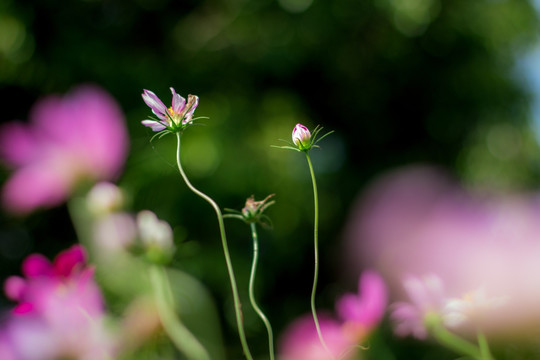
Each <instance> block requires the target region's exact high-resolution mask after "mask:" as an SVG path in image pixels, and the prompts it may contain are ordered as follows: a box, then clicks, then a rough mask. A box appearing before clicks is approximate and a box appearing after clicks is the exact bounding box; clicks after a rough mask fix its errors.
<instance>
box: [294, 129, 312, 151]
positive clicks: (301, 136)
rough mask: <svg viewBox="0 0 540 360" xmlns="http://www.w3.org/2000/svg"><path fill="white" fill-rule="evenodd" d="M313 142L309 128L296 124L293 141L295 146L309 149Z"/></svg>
mask: <svg viewBox="0 0 540 360" xmlns="http://www.w3.org/2000/svg"><path fill="white" fill-rule="evenodd" d="M310 140H311V133H310V132H309V130H308V128H307V127H305V126H304V125H302V124H296V126H295V127H294V129H293V131H292V141H293V143H294V145H296V146H298V147H299V148H300V149H309V147H310V144H311V142H310Z"/></svg>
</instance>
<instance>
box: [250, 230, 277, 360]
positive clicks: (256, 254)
mask: <svg viewBox="0 0 540 360" xmlns="http://www.w3.org/2000/svg"><path fill="white" fill-rule="evenodd" d="M249 226H250V228H251V237H252V239H253V261H252V264H251V274H250V276H249V301H250V302H251V306H252V307H253V309H254V310H255V312H256V313H257V315H259V317H260V318H261V320H262V322H263V323H264V326H265V327H266V332H267V333H268V352H269V355H270V360H274V359H275V357H274V335H273V332H272V325H270V321H268V318H267V317H266V315H264V312H263V311H262V310H261V308H260V307H259V305H258V304H257V301H256V300H255V293H254V285H255V275H256V272H257V262H258V258H259V240H258V235H257V224H256V223H255V222H252V223H250V224H249Z"/></svg>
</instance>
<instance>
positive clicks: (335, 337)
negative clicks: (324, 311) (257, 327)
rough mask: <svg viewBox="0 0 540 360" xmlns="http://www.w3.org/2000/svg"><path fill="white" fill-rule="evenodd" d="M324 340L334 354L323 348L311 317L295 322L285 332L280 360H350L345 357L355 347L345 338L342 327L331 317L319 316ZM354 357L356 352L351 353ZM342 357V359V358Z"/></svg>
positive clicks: (304, 317) (306, 316) (301, 318)
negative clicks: (338, 359)
mask: <svg viewBox="0 0 540 360" xmlns="http://www.w3.org/2000/svg"><path fill="white" fill-rule="evenodd" d="M319 325H320V327H321V333H322V335H323V339H324V341H325V343H326V345H327V347H328V349H329V350H330V352H331V353H332V355H330V354H328V353H327V352H326V350H325V349H324V347H323V346H322V344H321V342H320V340H319V336H318V334H317V329H316V328H315V323H314V321H313V317H312V316H311V315H304V316H302V317H300V318H299V319H297V320H295V321H294V322H293V323H292V324H291V325H290V326H289V327H288V328H287V329H286V330H285V332H284V334H283V337H282V339H281V344H280V359H283V360H330V359H337V358H340V359H349V357H343V355H345V354H347V353H348V352H349V350H351V349H352V346H353V345H354V344H353V343H351V341H350V340H349V339H348V338H347V337H346V336H345V333H344V332H343V331H342V328H341V325H340V324H339V323H338V322H337V321H336V320H334V319H332V318H331V317H329V316H325V315H322V316H319ZM349 354H350V355H353V354H354V352H350V353H349ZM340 356H341V357H340Z"/></svg>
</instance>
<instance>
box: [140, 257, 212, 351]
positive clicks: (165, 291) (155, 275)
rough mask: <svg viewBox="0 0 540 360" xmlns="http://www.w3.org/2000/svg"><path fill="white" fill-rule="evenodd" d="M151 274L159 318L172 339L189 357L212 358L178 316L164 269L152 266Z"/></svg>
mask: <svg viewBox="0 0 540 360" xmlns="http://www.w3.org/2000/svg"><path fill="white" fill-rule="evenodd" d="M149 275H150V282H151V284H152V288H153V289H154V295H155V298H156V305H157V310H158V314H159V318H160V320H161V323H162V325H163V328H164V329H165V331H166V332H167V334H168V335H169V338H170V339H171V341H172V342H173V343H174V344H175V345H176V347H177V348H178V350H180V351H181V352H183V353H184V354H185V355H186V356H187V358H188V359H193V360H210V355H208V352H207V351H206V349H205V348H204V347H203V346H202V345H201V343H200V342H199V341H198V340H197V338H195V336H193V334H192V333H191V332H190V331H189V330H188V328H186V327H185V326H184V324H182V322H181V321H180V320H179V319H178V317H177V316H176V313H175V311H174V310H173V306H172V299H171V290H170V285H169V280H168V278H167V274H166V273H165V271H164V269H163V268H160V267H158V266H151V267H150V269H149Z"/></svg>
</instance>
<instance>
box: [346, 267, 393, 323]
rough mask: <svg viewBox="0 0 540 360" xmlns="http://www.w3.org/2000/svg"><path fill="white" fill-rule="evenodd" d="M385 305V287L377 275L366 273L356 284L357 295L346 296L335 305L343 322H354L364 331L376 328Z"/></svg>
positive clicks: (370, 272)
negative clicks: (364, 329)
mask: <svg viewBox="0 0 540 360" xmlns="http://www.w3.org/2000/svg"><path fill="white" fill-rule="evenodd" d="M386 304H387V293H386V285H385V284H384V280H383V279H382V278H381V276H380V275H379V274H377V273H376V272H374V271H366V272H364V273H363V274H362V276H361V277H360V280H359V284H358V295H355V294H346V295H344V296H343V297H342V298H341V299H340V300H338V302H337V305H336V310H337V312H338V314H339V316H340V317H341V319H342V320H343V321H348V322H354V323H357V324H360V325H362V326H363V327H364V328H366V329H371V328H372V327H374V326H376V325H377V323H378V322H379V321H380V320H381V318H382V317H383V315H384V312H385V309H386Z"/></svg>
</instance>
